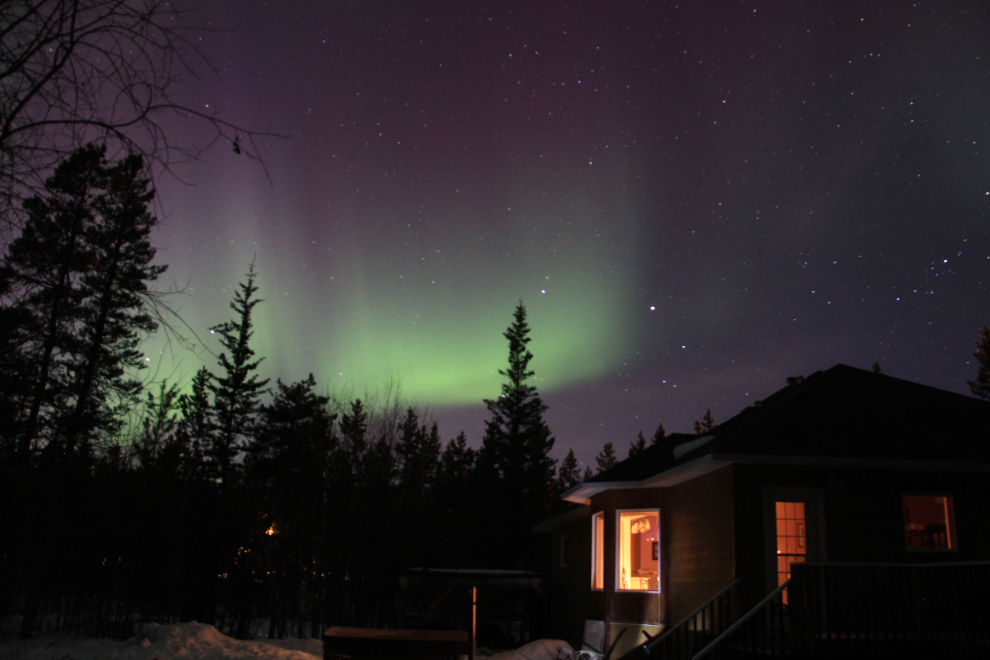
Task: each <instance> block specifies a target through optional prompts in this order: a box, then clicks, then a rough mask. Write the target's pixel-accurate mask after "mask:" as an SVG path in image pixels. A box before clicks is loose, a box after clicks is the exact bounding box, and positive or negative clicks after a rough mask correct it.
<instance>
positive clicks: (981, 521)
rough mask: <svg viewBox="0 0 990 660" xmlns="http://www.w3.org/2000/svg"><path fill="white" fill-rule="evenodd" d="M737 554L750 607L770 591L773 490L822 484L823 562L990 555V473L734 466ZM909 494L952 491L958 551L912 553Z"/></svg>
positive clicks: (743, 603)
mask: <svg viewBox="0 0 990 660" xmlns="http://www.w3.org/2000/svg"><path fill="white" fill-rule="evenodd" d="M733 470H734V481H733V491H734V495H735V498H734V499H735V511H734V519H735V529H736V535H735V552H736V558H735V561H736V569H737V574H738V575H739V576H741V577H742V578H743V580H742V582H740V584H739V587H738V593H739V605H740V607H742V608H743V609H748V608H749V607H752V606H753V605H755V604H756V603H757V602H759V601H760V600H761V599H762V598H763V597H764V596H765V595H766V593H767V585H768V584H769V582H768V578H767V569H766V566H767V564H766V562H767V553H768V552H769V549H768V548H767V544H766V529H767V521H766V516H765V510H764V492H765V491H766V489H768V488H792V489H817V490H818V491H819V492H821V494H822V505H823V511H822V516H821V517H822V519H823V522H824V544H823V548H822V550H823V556H822V557H821V559H822V560H824V561H830V562H861V563H871V562H875V563H925V562H959V561H978V560H986V559H990V535H988V534H987V533H986V529H987V515H986V512H987V511H990V491H988V489H987V486H986V483H987V479H988V477H987V475H985V474H979V473H959V472H926V471H917V470H877V469H866V468H860V469H857V468H840V469H835V468H814V467H796V466H780V465H772V466H769V465H752V464H736V465H734V466H733ZM911 493H922V494H923V493H932V494H945V495H951V496H952V499H953V508H954V512H955V532H956V534H955V536H956V542H957V548H956V549H955V550H951V551H920V552H919V551H909V550H908V549H907V548H906V547H905V542H904V514H903V509H902V501H901V497H902V495H904V494H911Z"/></svg>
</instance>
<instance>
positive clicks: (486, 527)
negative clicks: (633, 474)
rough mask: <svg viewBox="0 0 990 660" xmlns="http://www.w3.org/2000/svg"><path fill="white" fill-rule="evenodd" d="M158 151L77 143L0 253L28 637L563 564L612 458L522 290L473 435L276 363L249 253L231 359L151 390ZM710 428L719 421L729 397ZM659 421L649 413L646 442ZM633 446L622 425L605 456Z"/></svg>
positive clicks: (8, 539)
mask: <svg viewBox="0 0 990 660" xmlns="http://www.w3.org/2000/svg"><path fill="white" fill-rule="evenodd" d="M144 171H145V170H144V164H143V162H142V158H141V157H140V156H128V157H126V158H123V159H121V160H120V161H118V162H115V163H114V162H110V161H109V160H108V159H107V157H106V149H105V148H103V147H98V146H94V145H87V146H85V147H82V148H80V149H78V150H76V151H75V152H73V153H72V154H71V155H70V156H69V157H68V158H67V159H66V160H64V161H63V162H62V163H61V164H60V165H59V166H58V167H57V168H56V169H55V171H54V173H53V174H52V175H51V176H50V177H49V178H48V179H47V180H46V182H45V184H44V189H43V190H42V192H41V193H39V194H37V195H35V196H33V197H31V198H29V199H28V200H26V201H25V203H24V205H23V207H24V213H25V218H26V220H25V222H24V225H23V228H22V230H21V232H20V233H19V235H18V236H17V237H16V238H15V239H14V240H13V241H12V242H11V243H10V244H9V246H8V248H7V250H6V253H5V255H4V257H3V260H2V263H0V529H2V530H3V533H2V534H0V584H2V585H4V588H3V589H0V621H7V620H10V619H9V617H10V616H12V615H13V616H15V617H20V618H19V632H20V634H21V635H22V636H29V635H30V634H32V633H33V632H35V631H38V630H43V629H44V630H56V629H57V630H72V631H82V632H85V633H88V634H92V635H119V636H123V635H127V634H130V633H131V632H132V631H133V627H134V626H135V625H136V624H138V623H140V622H142V621H152V620H154V621H175V620H190V619H195V620H198V621H204V622H211V623H214V624H216V625H217V627H218V628H219V629H221V630H222V631H224V632H226V633H228V634H232V635H235V636H240V637H246V636H250V635H254V634H257V633H258V632H259V631H258V630H257V625H258V622H259V621H265V622H266V625H267V629H266V630H262V631H260V632H263V633H267V634H269V635H270V636H279V637H280V636H283V635H287V634H292V635H296V636H310V635H318V634H319V633H320V632H321V630H322V629H323V628H324V627H325V626H327V625H357V626H390V625H394V624H395V622H396V612H395V611H394V610H393V609H392V603H393V597H394V595H395V593H396V589H397V585H398V582H399V581H398V577H399V573H400V572H401V571H402V570H403V569H405V568H411V567H444V568H504V569H536V570H541V569H545V568H546V565H545V563H544V562H546V561H548V560H549V552H548V549H547V548H546V547H544V543H546V539H544V538H541V537H540V536H539V535H536V534H534V533H533V532H532V527H533V525H534V524H535V523H536V522H537V521H539V520H540V519H542V518H544V517H546V516H547V515H550V514H552V513H554V512H555V511H556V510H558V508H559V507H560V506H561V502H560V494H561V493H562V492H564V491H566V490H567V489H569V488H571V487H573V486H574V485H576V484H578V483H579V482H581V481H582V480H586V479H589V478H591V477H592V476H593V474H594V473H593V472H592V470H591V467H590V466H589V467H587V468H585V470H584V472H583V473H582V472H581V470H580V466H579V464H578V461H577V459H576V457H575V454H574V452H573V450H571V451H569V452H568V453H567V455H566V456H565V458H564V459H563V460H562V461H561V462H560V465H559V466H558V465H557V463H556V461H555V460H554V459H553V458H552V457H551V451H552V449H553V447H554V444H555V439H554V437H553V434H552V432H551V430H550V428H549V427H548V425H547V423H546V421H545V418H544V413H545V412H546V410H547V406H546V405H545V404H544V403H543V401H542V399H541V397H540V395H539V393H538V391H537V389H536V388H535V387H534V386H533V385H532V384H531V383H532V377H533V375H534V373H533V370H532V369H531V366H530V365H531V361H532V359H533V355H532V353H531V352H530V351H529V350H528V348H527V344H528V343H529V341H530V337H529V334H530V328H529V325H528V323H527V317H526V309H525V307H524V305H523V304H522V302H521V301H520V303H519V304H518V305H517V307H516V308H515V310H514V313H513V317H512V321H511V323H510V325H509V327H508V328H507V330H506V332H505V333H504V337H505V339H506V340H507V343H508V360H507V365H506V367H505V368H504V369H502V370H500V372H499V373H500V374H501V376H502V378H503V383H502V386H501V391H500V392H499V394H498V396H496V397H495V398H493V399H490V400H486V401H485V403H486V405H487V409H488V412H489V418H488V420H487V422H486V426H485V432H484V437H483V439H482V443H481V446H480V448H478V449H477V450H476V449H474V448H472V447H471V446H469V444H468V442H467V438H466V437H465V435H464V433H463V432H462V433H460V434H459V435H457V436H456V437H454V438H452V439H448V440H446V441H445V440H444V438H443V437H442V436H441V434H440V430H439V428H438V426H437V424H436V423H432V422H430V421H429V420H426V419H422V416H421V414H420V413H419V412H418V411H417V410H415V409H414V408H411V407H407V406H404V405H403V404H402V402H401V401H400V400H399V398H398V395H397V392H395V391H386V392H385V393H384V395H383V396H382V397H380V398H378V399H377V400H374V401H369V400H367V397H366V398H365V400H362V399H361V398H351V397H344V396H335V395H331V394H327V393H325V392H321V390H320V389H319V388H318V385H317V382H316V380H315V379H314V377H313V376H312V375H310V376H308V377H307V378H304V379H302V380H300V381H298V382H293V383H285V382H282V381H281V380H276V382H275V383H274V384H272V383H270V382H269V381H268V380H267V379H263V378H261V376H260V375H259V365H260V364H261V361H262V357H261V356H258V355H256V353H255V351H254V349H253V348H252V335H253V314H254V312H255V309H256V307H257V306H258V305H259V304H261V303H262V299H261V298H260V297H258V293H259V285H258V282H257V277H258V274H257V273H256V272H255V270H254V268H253V265H252V266H251V267H249V269H248V272H247V273H246V275H245V278H244V280H243V281H242V282H241V283H240V284H239V286H238V288H237V290H236V291H235V293H234V295H233V299H232V301H231V303H230V311H231V316H230V318H229V319H228V320H227V321H223V322H221V323H219V324H217V325H215V326H213V327H212V328H211V330H212V331H213V333H214V334H215V335H216V336H217V337H218V340H219V343H220V345H221V347H222V350H221V352H220V353H219V355H218V356H217V362H216V364H215V365H213V368H212V369H211V368H208V367H206V366H204V367H203V368H201V369H200V370H199V371H197V372H196V374H195V375H194V377H193V378H192V382H191V385H190V387H189V388H188V390H187V391H183V390H182V389H180V387H179V386H178V384H176V383H169V382H167V381H165V382H160V383H158V384H156V385H155V386H154V387H151V388H146V387H145V386H143V385H142V382H141V381H140V380H139V379H138V377H137V374H139V373H140V370H141V369H142V368H144V359H143V356H142V354H141V352H140V350H139V347H140V343H141V341H142V340H143V339H144V338H145V337H146V336H147V335H148V334H149V333H152V332H154V331H156V330H157V329H158V328H159V326H160V324H161V323H162V319H161V315H160V314H159V313H158V311H159V310H160V309H161V304H162V300H161V296H160V294H158V293H156V292H155V290H154V289H153V285H154V282H155V281H156V279H157V278H158V277H159V276H160V275H161V274H162V273H163V272H164V271H165V269H166V267H165V266H163V265H157V264H154V263H153V260H154V257H155V250H154V248H153V246H152V245H151V243H150V240H149V236H150V233H151V231H152V229H153V228H154V227H155V225H156V223H157V220H156V218H155V216H154V214H153V213H151V212H150V211H149V205H150V204H151V202H152V200H153V198H154V191H153V189H152V188H151V186H150V182H149V180H148V179H147V178H145V177H144V176H143V174H142V172H144ZM977 349H978V350H977V352H976V354H975V358H976V360H977V364H978V375H977V379H976V380H975V381H971V382H970V387H971V389H972V391H973V393H974V394H975V395H977V396H981V397H983V398H986V397H987V391H988V388H987V385H986V383H987V382H990V380H988V379H990V377H988V376H987V374H988V373H990V358H988V357H987V356H988V355H990V332H988V331H987V329H986V328H984V329H983V332H982V335H981V341H980V343H979V344H978V345H977ZM695 426H696V428H695V431H696V432H697V433H699V434H701V433H706V432H709V431H711V430H712V429H713V428H714V427H715V426H716V423H715V420H714V418H713V417H712V414H711V411H710V410H708V411H706V413H705V415H704V417H703V418H702V419H701V420H699V421H698V422H697V423H696V425H695ZM664 437H665V430H664V428H663V425H660V426H658V428H657V429H656V431H655V433H654V434H653V436H652V438H651V439H650V440H649V441H647V439H646V438H645V437H644V436H643V434H642V433H640V434H639V436H638V437H637V438H636V440H635V441H634V442H633V443H631V445H630V447H629V455H630V456H632V455H634V454H636V453H638V452H640V451H643V450H644V449H645V448H646V447H647V446H648V443H649V444H655V443H657V442H660V441H662V440H663V439H664ZM618 460H619V458H618V456H617V454H616V451H615V447H614V445H613V443H611V442H609V443H606V444H605V446H604V447H603V449H602V451H601V453H599V455H598V456H597V457H596V463H597V468H598V472H599V473H600V472H601V471H603V470H605V469H608V468H609V467H611V466H613V465H614V464H616V463H617V462H618ZM427 623H428V622H427Z"/></svg>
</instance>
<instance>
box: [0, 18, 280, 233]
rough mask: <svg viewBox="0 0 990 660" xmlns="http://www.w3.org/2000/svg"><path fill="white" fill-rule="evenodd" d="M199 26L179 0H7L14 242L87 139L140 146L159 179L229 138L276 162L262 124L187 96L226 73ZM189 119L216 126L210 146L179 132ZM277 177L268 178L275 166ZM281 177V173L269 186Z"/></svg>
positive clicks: (5, 105)
mask: <svg viewBox="0 0 990 660" xmlns="http://www.w3.org/2000/svg"><path fill="white" fill-rule="evenodd" d="M204 31H206V30H204V29H201V28H197V27H195V26H193V25H191V24H190V22H189V21H188V20H187V16H186V12H185V11H184V10H181V9H178V8H176V7H175V6H174V5H173V4H172V3H171V2H169V1H167V0H0V222H2V223H3V229H5V230H6V232H5V233H6V234H7V235H6V236H5V237H4V238H6V239H9V237H10V233H11V231H12V230H15V229H16V227H17V226H18V224H19V223H18V213H19V209H20V201H21V200H22V199H24V198H25V197H26V196H29V195H31V194H33V193H34V192H35V191H37V190H38V189H39V188H40V186H41V184H42V182H43V181H44V178H45V177H46V176H47V175H48V174H49V173H50V172H51V170H52V169H53V168H54V166H55V165H56V164H57V163H58V162H60V161H61V160H63V159H64V158H65V157H66V156H67V155H68V154H69V153H71V152H72V151H73V150H74V149H75V148H77V147H79V146H80V145H82V144H85V143H86V142H99V143H106V144H107V145H108V149H109V152H110V153H115V152H118V151H121V152H125V153H139V154H141V155H142V156H144V159H145V162H146V163H147V164H148V167H149V169H150V170H151V171H150V172H149V174H151V175H152V176H153V177H154V176H155V175H160V174H161V173H163V172H172V173H173V174H174V172H173V170H172V167H173V166H174V165H176V164H177V163H181V162H188V161H191V160H196V159H198V158H199V157H200V156H201V155H202V153H203V152H204V151H206V150H207V149H209V148H210V147H211V146H213V145H215V144H216V143H218V142H226V143H228V144H229V145H230V146H231V148H232V149H233V150H234V151H236V152H237V153H243V154H244V155H245V156H246V157H248V158H251V159H254V160H257V161H259V163H260V164H261V166H262V168H264V162H263V161H262V159H261V156H260V153H259V151H258V148H257V142H256V138H258V137H268V136H276V137H284V136H280V135H277V134H274V133H271V132H267V131H253V130H249V129H247V128H245V127H242V126H239V125H237V124H235V123H233V122H230V121H227V120H224V119H223V118H221V117H220V116H218V115H217V114H216V113H215V112H209V113H207V112H202V111H200V110H197V109H194V108H190V107H188V106H185V105H183V104H182V103H181V102H180V101H178V100H177V98H176V94H175V90H176V85H177V83H179V82H181V81H182V80H184V79H187V78H195V77H198V73H199V72H200V71H207V72H209V73H210V74H212V75H217V76H218V75H219V70H218V69H217V68H216V67H215V66H213V64H212V63H211V62H210V61H209V59H208V58H207V57H206V56H205V54H204V53H203V52H202V51H201V50H200V47H199V40H198V36H197V35H198V34H200V33H201V32H204ZM167 115H177V116H179V117H182V118H183V119H187V120H191V121H193V122H197V123H199V124H201V125H203V126H206V127H208V128H209V130H210V131H211V138H210V139H209V140H208V141H207V143H206V144H205V145H202V146H195V145H193V144H191V143H189V142H186V141H182V140H179V139H176V138H175V137H174V136H172V135H170V134H169V133H168V132H167V131H166V129H165V128H164V127H163V125H162V123H161V120H162V119H163V118H164V117H165V116H167ZM265 174H266V175H267V174H268V171H267V169H265ZM270 180H271V178H270V177H269V181H270Z"/></svg>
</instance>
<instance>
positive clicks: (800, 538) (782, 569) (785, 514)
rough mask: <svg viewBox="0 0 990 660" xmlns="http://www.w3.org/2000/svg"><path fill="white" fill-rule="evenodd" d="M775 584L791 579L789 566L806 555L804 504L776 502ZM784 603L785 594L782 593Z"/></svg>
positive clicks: (785, 599) (785, 601)
mask: <svg viewBox="0 0 990 660" xmlns="http://www.w3.org/2000/svg"><path fill="white" fill-rule="evenodd" d="M775 510H776V512H777V584H778V585H781V584H784V582H786V581H787V579H788V578H790V577H791V564H793V563H795V562H801V561H804V560H805V557H806V555H807V554H808V548H807V543H806V540H805V527H804V502H777V503H776V507H775ZM784 603H787V594H786V593H784Z"/></svg>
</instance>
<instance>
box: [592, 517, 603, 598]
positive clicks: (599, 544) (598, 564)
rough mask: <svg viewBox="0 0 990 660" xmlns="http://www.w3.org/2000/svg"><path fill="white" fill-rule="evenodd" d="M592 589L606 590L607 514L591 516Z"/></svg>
mask: <svg viewBox="0 0 990 660" xmlns="http://www.w3.org/2000/svg"><path fill="white" fill-rule="evenodd" d="M591 588H592V589H604V588H605V513H604V512H601V511H599V512H598V513H596V514H595V515H593V516H591Z"/></svg>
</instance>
